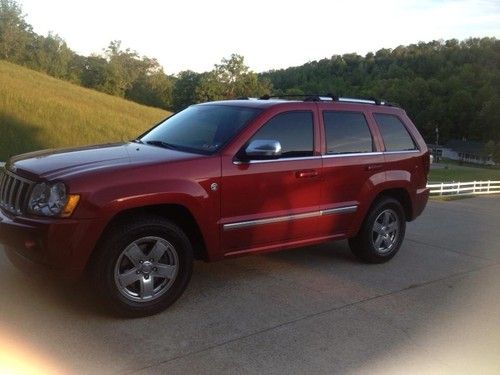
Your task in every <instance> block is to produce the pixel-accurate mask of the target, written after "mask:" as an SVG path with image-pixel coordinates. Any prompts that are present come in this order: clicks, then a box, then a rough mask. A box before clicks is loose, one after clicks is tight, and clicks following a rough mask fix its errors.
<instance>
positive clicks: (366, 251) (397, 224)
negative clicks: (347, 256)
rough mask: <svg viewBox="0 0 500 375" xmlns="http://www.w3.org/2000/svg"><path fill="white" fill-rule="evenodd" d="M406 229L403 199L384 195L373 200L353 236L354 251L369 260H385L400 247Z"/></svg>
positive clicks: (351, 244)
mask: <svg viewBox="0 0 500 375" xmlns="http://www.w3.org/2000/svg"><path fill="white" fill-rule="evenodd" d="M405 230H406V215H405V211H404V209H403V206H402V205H401V203H400V202H399V201H398V200H396V199H393V198H389V197H382V198H380V199H379V200H377V201H376V202H375V204H373V206H372V208H371V209H370V211H369V212H368V214H367V216H366V218H365V220H364V222H363V225H362V227H361V229H360V231H359V232H358V234H357V235H356V236H355V237H353V238H350V239H349V247H350V248H351V251H352V252H353V254H354V255H356V256H357V257H358V258H359V259H360V260H361V261H363V262H366V263H384V262H387V261H388V260H390V259H392V257H394V255H396V253H397V252H398V251H399V248H400V247H401V244H402V243H403V239H404V236H405Z"/></svg>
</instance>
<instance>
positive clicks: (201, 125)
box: [140, 105, 261, 154]
mask: <svg viewBox="0 0 500 375" xmlns="http://www.w3.org/2000/svg"><path fill="white" fill-rule="evenodd" d="M260 111H261V110H260V109H256V108H244V107H232V106H225V105H199V106H192V107H189V108H187V109H185V110H184V111H182V112H179V113H177V114H176V115H174V116H172V117H169V118H168V119H166V120H165V121H163V122H162V123H161V124H160V125H158V126H156V127H155V128H154V129H152V130H151V131H150V132H148V133H146V134H145V135H144V136H142V137H141V138H140V141H141V142H144V143H149V144H152V145H155V146H160V147H166V148H173V149H178V150H181V151H188V152H198V153H204V154H211V153H214V152H216V151H218V150H219V149H220V148H221V147H222V146H224V145H225V144H226V143H227V142H228V141H229V140H230V139H231V138H233V137H234V136H235V135H236V134H237V133H238V131H239V130H240V129H241V128H243V127H244V126H245V125H246V124H247V123H248V122H249V121H250V120H251V119H253V118H254V117H255V116H257V114H259V113H260Z"/></svg>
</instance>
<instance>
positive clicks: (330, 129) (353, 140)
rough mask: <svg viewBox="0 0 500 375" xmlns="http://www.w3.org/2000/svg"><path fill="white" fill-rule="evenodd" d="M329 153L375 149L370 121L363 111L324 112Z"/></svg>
mask: <svg viewBox="0 0 500 375" xmlns="http://www.w3.org/2000/svg"><path fill="white" fill-rule="evenodd" d="M323 121H324V123H325V135H326V153H327V154H348V153H360V152H371V151H373V141H372V135H371V133H370V129H369V128H368V123H367V122H366V119H365V116H364V115H363V114H362V113H356V112H323Z"/></svg>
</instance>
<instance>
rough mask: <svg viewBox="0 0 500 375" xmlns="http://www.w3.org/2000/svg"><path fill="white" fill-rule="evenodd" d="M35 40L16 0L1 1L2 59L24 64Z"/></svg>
mask: <svg viewBox="0 0 500 375" xmlns="http://www.w3.org/2000/svg"><path fill="white" fill-rule="evenodd" d="M33 39H34V34H33V31H32V28H31V26H30V25H29V24H28V23H27V22H26V21H25V16H24V14H23V12H22V9H21V7H20V6H19V5H18V4H17V3H16V2H15V1H14V0H0V59H4V60H8V61H11V62H16V63H24V61H25V59H26V58H29V56H27V55H26V52H27V47H28V46H29V44H30V42H31V41H32V40H33Z"/></svg>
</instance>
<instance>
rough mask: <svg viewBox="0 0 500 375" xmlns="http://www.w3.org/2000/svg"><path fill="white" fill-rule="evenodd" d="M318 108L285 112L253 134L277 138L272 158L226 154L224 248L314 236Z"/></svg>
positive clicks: (239, 249)
mask: <svg viewBox="0 0 500 375" xmlns="http://www.w3.org/2000/svg"><path fill="white" fill-rule="evenodd" d="M314 118H315V115H314V111H312V110H304V111H290V112H282V113H279V114H277V115H275V116H273V117H272V118H271V119H269V120H267V121H264V124H263V125H262V126H261V127H260V128H259V129H258V130H256V132H255V133H254V134H253V136H251V138H250V139H249V140H248V142H246V143H245V145H244V146H243V148H242V151H244V149H245V147H246V146H248V144H250V143H251V142H252V141H253V140H262V141H278V142H279V143H280V145H281V156H280V157H278V158H274V159H267V160H266V159H262V158H261V159H260V160H251V159H250V160H244V161H240V160H238V159H237V158H236V159H234V158H229V157H228V158H223V161H222V163H223V166H222V171H223V172H222V173H223V176H222V186H221V213H222V215H221V216H222V220H221V238H222V246H223V251H224V252H225V253H226V254H237V253H244V252H248V251H259V250H271V249H272V248H273V247H279V246H280V245H283V244H284V243H290V242H293V241H300V240H301V239H306V238H311V237H315V236H316V227H317V222H318V212H319V210H318V205H319V199H320V191H321V163H322V162H321V156H320V155H319V154H317V152H315V145H314V133H315V126H314Z"/></svg>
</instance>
